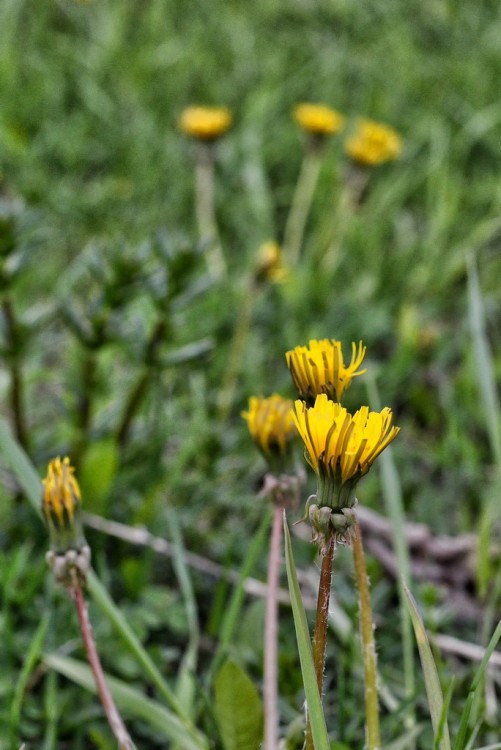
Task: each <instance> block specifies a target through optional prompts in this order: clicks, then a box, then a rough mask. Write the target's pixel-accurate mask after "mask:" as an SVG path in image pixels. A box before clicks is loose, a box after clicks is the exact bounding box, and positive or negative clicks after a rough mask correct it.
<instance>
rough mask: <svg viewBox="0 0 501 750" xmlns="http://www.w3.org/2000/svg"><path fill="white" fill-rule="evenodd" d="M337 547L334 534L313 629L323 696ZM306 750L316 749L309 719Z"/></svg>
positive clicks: (324, 562) (326, 554)
mask: <svg viewBox="0 0 501 750" xmlns="http://www.w3.org/2000/svg"><path fill="white" fill-rule="evenodd" d="M335 549H336V537H335V535H334V534H332V536H331V538H330V540H329V541H328V543H327V547H326V548H325V549H324V551H323V556H322V568H321V571H320V583H319V585H318V599H317V615H316V619H315V629H314V631H313V664H314V666H315V673H316V676H317V685H318V692H319V693H320V698H322V694H323V687H324V669H325V653H326V648H327V625H328V622H329V602H330V597H331V583H332V565H333V562H334V552H335ZM304 747H305V750H314V745H313V735H312V733H311V725H310V721H309V719H308V721H307V724H306V741H305V746H304Z"/></svg>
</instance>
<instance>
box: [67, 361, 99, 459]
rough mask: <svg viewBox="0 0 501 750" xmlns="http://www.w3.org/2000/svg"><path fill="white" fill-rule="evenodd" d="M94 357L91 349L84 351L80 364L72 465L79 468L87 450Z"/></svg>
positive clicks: (94, 381) (94, 369)
mask: <svg viewBox="0 0 501 750" xmlns="http://www.w3.org/2000/svg"><path fill="white" fill-rule="evenodd" d="M96 369H97V360H96V355H95V353H94V351H93V350H92V349H85V352H84V361H83V364H82V393H81V396H80V400H79V404H78V411H77V429H78V433H77V439H76V443H75V447H74V449H73V463H74V464H75V466H77V467H78V466H79V465H80V462H81V460H82V456H83V454H84V453H85V449H86V448H87V443H88V437H89V429H90V423H91V419H92V398H93V394H94V390H95V385H96Z"/></svg>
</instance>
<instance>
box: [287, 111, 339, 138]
mask: <svg viewBox="0 0 501 750" xmlns="http://www.w3.org/2000/svg"><path fill="white" fill-rule="evenodd" d="M294 119H295V121H296V122H297V124H298V125H299V126H300V127H301V128H302V129H303V130H305V131H306V132H307V133H312V134H313V135H320V136H322V135H334V134H335V133H339V131H340V130H342V129H343V127H344V121H345V120H344V117H343V115H341V114H340V113H339V112H337V111H336V110H335V109H331V108H330V107H327V106H326V105H325V104H298V105H297V107H295V109H294Z"/></svg>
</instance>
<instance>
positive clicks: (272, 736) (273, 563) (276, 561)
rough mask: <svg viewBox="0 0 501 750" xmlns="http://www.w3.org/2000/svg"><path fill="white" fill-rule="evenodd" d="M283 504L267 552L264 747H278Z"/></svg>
mask: <svg viewBox="0 0 501 750" xmlns="http://www.w3.org/2000/svg"><path fill="white" fill-rule="evenodd" d="M282 514H283V505H282V504H281V503H279V502H276V503H275V506H274V509H273V522H272V527H271V539H270V551H269V556H268V588H267V593H266V614H265V625H264V686H263V693H264V750H277V748H278V725H279V715H278V669H277V661H278V600H277V595H278V584H279V573H280V542H281V539H282Z"/></svg>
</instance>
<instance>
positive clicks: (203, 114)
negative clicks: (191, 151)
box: [179, 107, 232, 141]
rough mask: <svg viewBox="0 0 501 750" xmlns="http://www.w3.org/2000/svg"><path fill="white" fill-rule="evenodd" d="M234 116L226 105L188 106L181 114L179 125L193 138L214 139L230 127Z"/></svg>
mask: <svg viewBox="0 0 501 750" xmlns="http://www.w3.org/2000/svg"><path fill="white" fill-rule="evenodd" d="M231 123H232V116H231V112H230V110H229V109H227V108H226V107H187V108H186V109H185V110H184V111H183V112H182V114H181V118H180V120H179V127H180V129H181V130H182V131H183V133H186V135H190V136H191V137H192V138H197V139H198V140H200V141H214V140H216V139H217V138H219V137H220V136H222V135H224V133H226V131H227V130H228V129H229V128H230V126H231Z"/></svg>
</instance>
